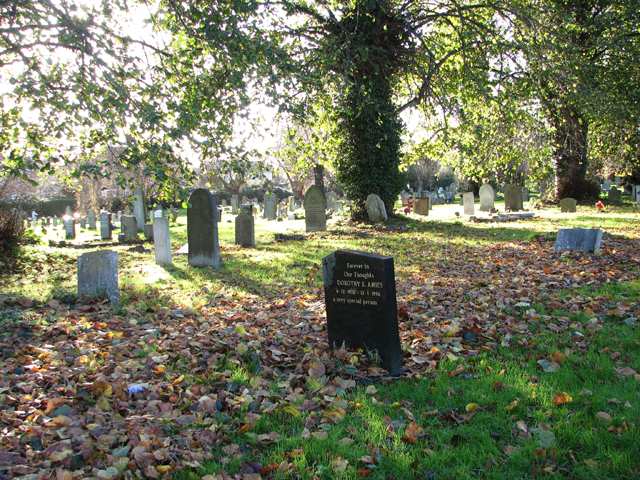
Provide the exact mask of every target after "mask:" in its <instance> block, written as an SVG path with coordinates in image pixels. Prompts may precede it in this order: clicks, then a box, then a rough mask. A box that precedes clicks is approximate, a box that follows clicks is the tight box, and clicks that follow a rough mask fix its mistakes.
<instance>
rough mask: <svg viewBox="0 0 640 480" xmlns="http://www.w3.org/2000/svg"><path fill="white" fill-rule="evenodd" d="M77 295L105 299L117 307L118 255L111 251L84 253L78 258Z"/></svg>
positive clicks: (118, 295)
mask: <svg viewBox="0 0 640 480" xmlns="http://www.w3.org/2000/svg"><path fill="white" fill-rule="evenodd" d="M78 294H79V295H92V296H93V295H95V296H99V297H106V298H108V299H109V302H111V304H112V305H118V301H119V298H120V293H119V290H118V254H117V253H116V252H112V251H111V250H99V251H97V252H89V253H84V254H82V255H80V256H79V257H78Z"/></svg>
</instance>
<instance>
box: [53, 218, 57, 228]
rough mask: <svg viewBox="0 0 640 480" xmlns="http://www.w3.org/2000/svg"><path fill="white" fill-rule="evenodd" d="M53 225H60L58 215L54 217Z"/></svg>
mask: <svg viewBox="0 0 640 480" xmlns="http://www.w3.org/2000/svg"><path fill="white" fill-rule="evenodd" d="M53 226H54V227H57V226H58V217H53Z"/></svg>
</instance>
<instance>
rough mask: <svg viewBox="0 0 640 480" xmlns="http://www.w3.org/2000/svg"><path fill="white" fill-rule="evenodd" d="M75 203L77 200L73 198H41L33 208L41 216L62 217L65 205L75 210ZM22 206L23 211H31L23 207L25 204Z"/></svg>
mask: <svg viewBox="0 0 640 480" xmlns="http://www.w3.org/2000/svg"><path fill="white" fill-rule="evenodd" d="M76 205H77V202H76V199H75V198H57V199H54V200H43V201H41V202H39V203H38V204H37V205H36V206H35V207H34V208H33V210H35V211H36V212H37V213H38V215H39V216H41V217H62V216H63V215H64V214H65V211H66V209H67V207H71V210H73V211H75V209H76ZM22 208H23V210H24V211H25V212H30V211H31V210H30V209H28V208H25V206H23V207H22Z"/></svg>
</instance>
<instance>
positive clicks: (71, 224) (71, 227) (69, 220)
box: [62, 215, 76, 240]
mask: <svg viewBox="0 0 640 480" xmlns="http://www.w3.org/2000/svg"><path fill="white" fill-rule="evenodd" d="M62 222H63V223H64V232H65V237H66V239H67V240H75V238H76V219H75V218H73V217H68V216H66V215H65V216H64V217H63V219H62Z"/></svg>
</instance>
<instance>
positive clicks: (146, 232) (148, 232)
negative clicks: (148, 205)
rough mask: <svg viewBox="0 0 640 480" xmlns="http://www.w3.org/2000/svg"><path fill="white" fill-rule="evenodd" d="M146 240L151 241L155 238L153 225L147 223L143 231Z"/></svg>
mask: <svg viewBox="0 0 640 480" xmlns="http://www.w3.org/2000/svg"><path fill="white" fill-rule="evenodd" d="M143 234H144V238H146V239H147V240H151V239H152V238H153V223H145V224H144V229H143Z"/></svg>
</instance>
